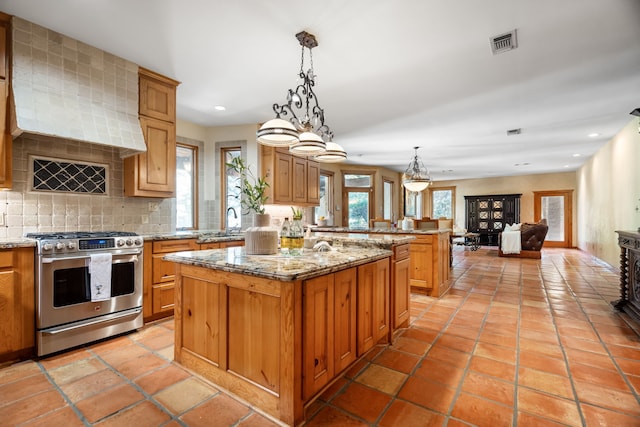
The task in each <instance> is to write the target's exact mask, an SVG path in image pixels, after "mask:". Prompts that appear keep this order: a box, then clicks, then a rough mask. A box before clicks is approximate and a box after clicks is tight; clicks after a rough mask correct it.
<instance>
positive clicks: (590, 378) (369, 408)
mask: <svg viewBox="0 0 640 427" xmlns="http://www.w3.org/2000/svg"><path fill="white" fill-rule="evenodd" d="M453 281H454V284H453V288H452V290H451V291H450V292H449V293H448V294H447V295H446V296H444V297H442V298H440V299H434V298H430V297H426V296H424V295H420V294H414V295H413V296H412V318H411V323H412V325H411V327H410V328H408V329H406V330H403V331H402V332H401V333H400V334H399V336H398V337H397V339H396V340H395V342H394V344H393V345H391V346H389V347H378V348H375V349H374V351H373V352H372V353H370V354H369V355H367V357H366V360H363V361H361V362H359V363H357V364H356V365H355V366H354V367H353V368H351V369H350V370H349V371H348V372H347V373H346V374H345V376H344V377H343V378H341V379H339V380H338V381H336V382H335V383H334V384H333V385H332V386H331V387H330V388H329V389H328V390H326V391H325V392H324V393H323V394H322V396H321V397H320V398H319V399H318V400H316V402H315V403H314V404H312V405H311V406H310V407H309V410H308V412H309V418H310V420H309V422H308V425H309V426H322V425H325V426H326V425H334V426H356V425H362V426H384V427H387V426H389V427H391V426H403V427H406V426H409V427H410V426H447V427H452V426H455V427H461V426H471V425H477V426H491V427H496V426H616V427H621V426H635V427H638V426H640V336H639V335H638V328H637V327H635V326H631V325H630V324H629V323H628V322H629V319H628V318H627V317H626V316H625V315H621V314H620V313H617V312H615V311H613V310H612V308H611V307H610V305H609V301H611V300H614V299H617V298H618V276H617V271H616V270H615V269H612V268H611V267H610V266H608V265H606V264H604V263H602V262H600V261H599V260H597V259H595V258H592V257H590V256H587V255H585V254H584V253H582V252H579V251H575V250H562V249H545V250H544V255H543V258H542V260H541V261H535V260H517V259H505V258H498V257H497V251H496V250H495V249H490V248H481V249H480V250H478V251H477V252H471V251H468V250H465V249H464V248H455V249H454V266H453ZM172 344H173V320H172V319H169V320H164V321H160V322H157V323H154V324H150V325H147V326H145V328H143V329H142V330H140V331H138V332H135V333H132V334H129V335H125V336H120V337H117V338H114V339H112V340H109V341H105V342H101V343H97V344H93V345H88V346H86V347H83V348H80V349H76V350H72V351H69V352H65V353H62V354H59V355H55V356H52V357H48V358H44V359H42V360H40V361H25V362H21V363H16V364H13V365H10V366H6V367H3V368H2V369H0V425H2V426H13V425H20V426H60V425H64V426H65V427H73V426H94V425H95V426H136V427H144V426H179V425H181V426H243V427H249V426H275V425H277V423H274V422H273V420H270V419H269V418H267V417H265V416H263V415H262V414H261V413H260V412H258V411H256V410H254V409H253V408H251V407H248V406H247V405H246V404H244V403H242V402H240V401H238V400H236V399H234V398H232V397H230V396H229V395H228V394H226V393H224V392H222V391H220V390H218V389H217V388H216V387H214V386H212V385H211V384H209V383H207V382H206V381H203V380H202V379H200V378H198V377H197V376H193V375H191V374H190V373H188V372H187V371H185V370H183V369H182V368H181V367H180V366H179V365H176V364H174V363H172V354H173V353H172Z"/></svg>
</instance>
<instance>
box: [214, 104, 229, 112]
mask: <svg viewBox="0 0 640 427" xmlns="http://www.w3.org/2000/svg"><path fill="white" fill-rule="evenodd" d="M213 109H214V110H216V111H226V110H227V109H226V107H224V106H222V105H216V106H214V107H213Z"/></svg>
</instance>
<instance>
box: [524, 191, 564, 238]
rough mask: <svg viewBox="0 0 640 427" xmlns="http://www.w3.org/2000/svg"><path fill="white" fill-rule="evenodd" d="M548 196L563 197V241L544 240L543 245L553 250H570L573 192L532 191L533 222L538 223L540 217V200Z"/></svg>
mask: <svg viewBox="0 0 640 427" xmlns="http://www.w3.org/2000/svg"><path fill="white" fill-rule="evenodd" d="M549 196H563V197H564V240H563V241H561V242H560V241H550V240H545V241H544V245H545V246H547V247H553V248H571V247H573V242H572V236H573V190H550V191H534V192H533V219H534V221H535V222H540V219H541V217H542V212H541V209H542V198H543V197H549Z"/></svg>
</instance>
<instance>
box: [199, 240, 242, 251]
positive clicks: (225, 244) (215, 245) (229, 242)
mask: <svg viewBox="0 0 640 427" xmlns="http://www.w3.org/2000/svg"><path fill="white" fill-rule="evenodd" d="M236 246H244V240H225V241H223V242H210V243H201V244H200V249H202V250H205V249H221V248H222V249H224V248H233V247H236Z"/></svg>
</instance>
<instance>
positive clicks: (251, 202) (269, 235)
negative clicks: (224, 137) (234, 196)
mask: <svg viewBox="0 0 640 427" xmlns="http://www.w3.org/2000/svg"><path fill="white" fill-rule="evenodd" d="M226 165H227V167H228V168H230V169H231V170H233V171H235V172H236V173H238V177H239V178H240V182H239V183H238V185H237V186H236V187H237V188H238V189H239V190H240V195H239V197H240V206H242V208H243V214H245V215H248V214H250V213H253V227H249V228H247V230H246V231H245V233H244V245H245V251H246V253H247V254H249V255H270V254H275V253H277V252H278V230H276V229H275V228H273V227H271V215H269V214H267V213H265V210H264V205H265V204H266V203H267V200H268V196H267V195H266V194H265V192H266V190H267V188H268V187H269V184H268V183H267V181H266V180H265V179H264V178H256V177H255V176H254V175H253V173H252V172H251V169H250V168H249V167H248V166H247V165H246V163H245V162H244V160H243V159H242V158H241V157H240V156H238V157H234V158H233V159H232V160H231V162H229V163H227V164H226Z"/></svg>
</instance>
